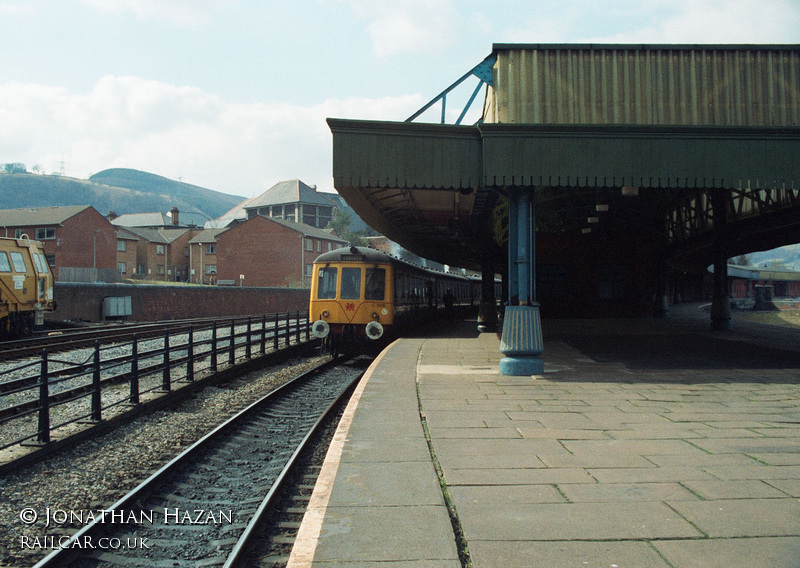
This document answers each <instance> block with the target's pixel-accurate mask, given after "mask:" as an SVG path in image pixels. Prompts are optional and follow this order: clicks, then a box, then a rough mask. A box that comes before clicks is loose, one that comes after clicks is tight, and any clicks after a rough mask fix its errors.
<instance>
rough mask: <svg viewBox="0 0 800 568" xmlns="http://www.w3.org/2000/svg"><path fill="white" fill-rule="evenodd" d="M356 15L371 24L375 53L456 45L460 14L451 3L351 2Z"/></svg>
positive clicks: (434, 0) (440, 0)
mask: <svg viewBox="0 0 800 568" xmlns="http://www.w3.org/2000/svg"><path fill="white" fill-rule="evenodd" d="M350 7H351V9H352V10H353V14H354V15H355V16H356V17H357V18H360V19H362V20H367V21H369V24H368V25H367V32H368V34H369V37H370V41H371V43H372V51H373V53H374V54H375V55H376V56H378V57H380V58H383V57H389V56H392V55H397V54H401V53H419V52H425V51H429V50H440V49H443V48H446V47H449V46H451V45H453V44H454V43H455V42H456V33H457V32H456V24H457V19H458V14H457V12H456V9H455V8H454V7H453V5H452V4H451V2H450V0H405V1H402V2H398V1H397V0H350Z"/></svg>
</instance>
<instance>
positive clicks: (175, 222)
mask: <svg viewBox="0 0 800 568" xmlns="http://www.w3.org/2000/svg"><path fill="white" fill-rule="evenodd" d="M169 216H170V217H172V224H173V225H175V226H176V227H177V226H178V208H177V207H173V208H172V209H170V211H169Z"/></svg>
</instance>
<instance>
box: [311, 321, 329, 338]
mask: <svg viewBox="0 0 800 568" xmlns="http://www.w3.org/2000/svg"><path fill="white" fill-rule="evenodd" d="M311 331H312V333H313V334H314V337H316V338H317V339H325V338H326V337H328V334H329V333H330V332H331V326H330V325H328V322H326V321H324V320H317V321H315V322H314V325H312V326H311Z"/></svg>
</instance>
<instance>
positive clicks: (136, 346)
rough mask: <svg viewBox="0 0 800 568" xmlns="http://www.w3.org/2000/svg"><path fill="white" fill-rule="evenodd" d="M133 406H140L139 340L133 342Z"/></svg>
mask: <svg viewBox="0 0 800 568" xmlns="http://www.w3.org/2000/svg"><path fill="white" fill-rule="evenodd" d="M131 341H132V342H131V402H130V403H131V404H134V405H136V404H139V339H138V338H137V337H136V334H135V333H134V334H133V339H132V340H131Z"/></svg>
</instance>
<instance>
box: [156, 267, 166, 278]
mask: <svg viewBox="0 0 800 568" xmlns="http://www.w3.org/2000/svg"><path fill="white" fill-rule="evenodd" d="M156 273H157V274H159V275H160V276H163V275H164V265H163V264H159V265H157V266H156Z"/></svg>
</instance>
